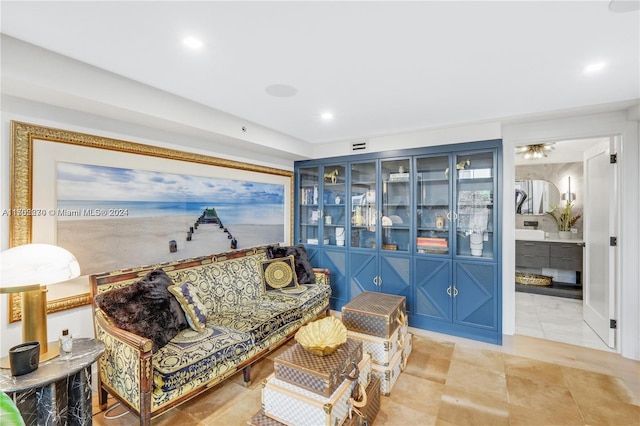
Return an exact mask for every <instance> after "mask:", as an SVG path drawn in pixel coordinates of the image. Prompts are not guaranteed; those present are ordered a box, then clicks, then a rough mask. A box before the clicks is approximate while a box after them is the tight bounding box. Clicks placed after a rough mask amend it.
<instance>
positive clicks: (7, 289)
mask: <svg viewBox="0 0 640 426" xmlns="http://www.w3.org/2000/svg"><path fill="white" fill-rule="evenodd" d="M79 275H80V265H79V264H78V261H77V260H76V258H75V257H74V256H73V255H72V254H71V253H69V252H68V251H67V250H65V249H63V248H61V247H57V246H54V245H50V244H25V245H22V246H18V247H14V248H11V249H9V250H5V251H3V252H2V253H0V293H20V292H21V293H22V341H23V342H31V341H38V342H40V361H47V360H49V359H51V358H54V357H56V356H58V353H59V349H58V345H57V344H56V345H52V347H51V348H49V345H48V339H47V289H46V287H45V286H46V285H50V284H57V283H61V282H64V281H68V280H70V279H73V278H76V277H78V276H79ZM0 367H2V368H9V367H10V365H9V357H5V358H2V360H1V361H0Z"/></svg>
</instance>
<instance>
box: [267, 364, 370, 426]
mask: <svg viewBox="0 0 640 426" xmlns="http://www.w3.org/2000/svg"><path fill="white" fill-rule="evenodd" d="M378 411H380V377H378V376H375V375H374V376H373V377H372V378H371V381H370V382H369V386H367V404H366V405H365V406H364V407H362V408H357V409H352V410H351V413H350V414H349V417H350V418H348V419H347V422H346V423H345V425H346V426H369V425H371V424H372V423H373V421H374V420H375V419H376V416H377V415H378ZM264 426H270V425H264Z"/></svg>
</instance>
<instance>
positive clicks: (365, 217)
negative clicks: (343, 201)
mask: <svg viewBox="0 0 640 426" xmlns="http://www.w3.org/2000/svg"><path fill="white" fill-rule="evenodd" d="M350 172H351V192H350V193H351V200H350V202H351V238H350V242H349V245H350V247H359V248H368V249H375V248H376V241H377V239H376V223H377V221H378V210H377V207H376V205H377V204H376V200H377V191H376V189H377V188H376V176H377V175H376V162H375V161H374V162H369V163H352V164H351V171H350Z"/></svg>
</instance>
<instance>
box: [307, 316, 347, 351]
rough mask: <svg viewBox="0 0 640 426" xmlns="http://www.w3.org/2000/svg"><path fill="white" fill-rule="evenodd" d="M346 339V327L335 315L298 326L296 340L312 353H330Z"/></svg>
mask: <svg viewBox="0 0 640 426" xmlns="http://www.w3.org/2000/svg"><path fill="white" fill-rule="evenodd" d="M346 341H347V327H345V326H344V324H342V321H340V320H339V319H337V318H336V317H326V318H322V319H320V320H317V321H314V322H311V323H309V324H307V325H305V326H302V327H300V330H298V332H297V333H296V342H298V343H300V345H301V346H302V347H303V348H304V349H306V350H307V351H309V352H311V353H312V354H314V355H319V356H325V355H329V354H332V353H333V352H334V351H335V350H336V349H338V347H339V346H340V345H342V344H343V343H345V342H346Z"/></svg>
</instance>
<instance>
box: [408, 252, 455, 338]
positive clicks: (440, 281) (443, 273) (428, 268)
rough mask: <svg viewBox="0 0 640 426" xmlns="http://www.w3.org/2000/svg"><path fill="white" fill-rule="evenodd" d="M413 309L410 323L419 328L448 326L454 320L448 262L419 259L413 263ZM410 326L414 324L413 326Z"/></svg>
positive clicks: (429, 258)
mask: <svg viewBox="0 0 640 426" xmlns="http://www.w3.org/2000/svg"><path fill="white" fill-rule="evenodd" d="M414 273H415V279H414V282H415V297H414V301H415V302H414V306H415V309H414V311H413V313H412V315H411V316H410V321H412V323H415V324H416V326H418V327H421V328H429V327H428V326H429V325H430V324H431V323H433V322H434V321H441V322H444V323H451V321H452V319H453V298H452V295H453V293H452V270H451V259H446V258H442V257H440V258H439V257H436V256H432V257H421V258H416V259H415V271H414ZM412 325H413V324H412Z"/></svg>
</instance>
